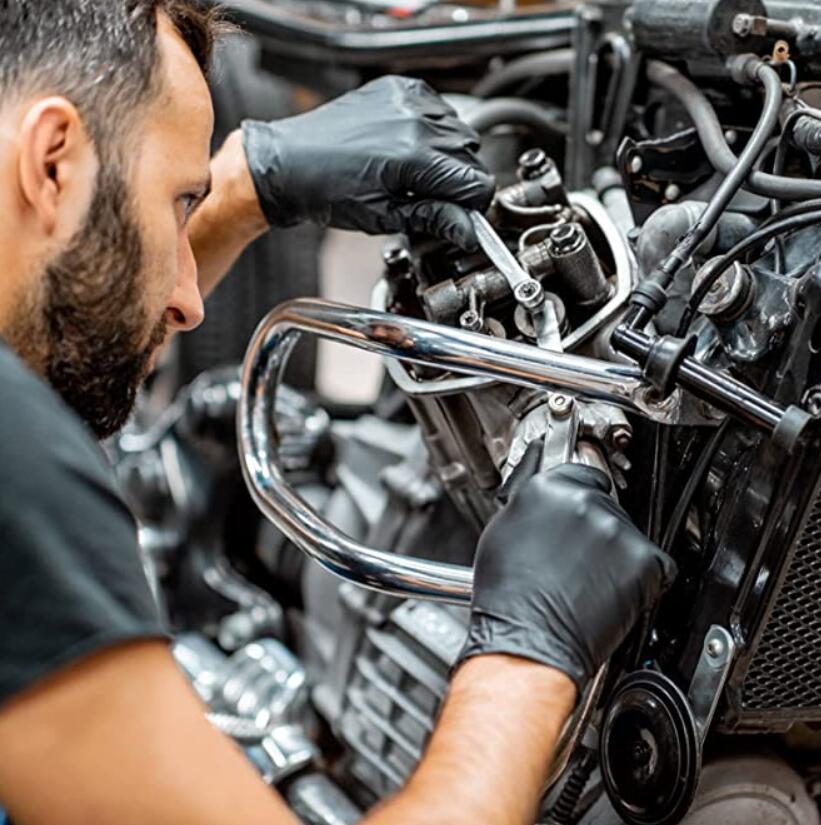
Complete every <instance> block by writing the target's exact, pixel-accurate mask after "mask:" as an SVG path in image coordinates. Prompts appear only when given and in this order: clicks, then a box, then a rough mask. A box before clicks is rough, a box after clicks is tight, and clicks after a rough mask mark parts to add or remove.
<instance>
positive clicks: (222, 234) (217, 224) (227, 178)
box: [189, 131, 268, 297]
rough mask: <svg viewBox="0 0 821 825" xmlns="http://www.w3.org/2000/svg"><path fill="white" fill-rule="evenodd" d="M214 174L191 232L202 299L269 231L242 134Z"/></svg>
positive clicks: (219, 157)
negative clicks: (243, 254)
mask: <svg viewBox="0 0 821 825" xmlns="http://www.w3.org/2000/svg"><path fill="white" fill-rule="evenodd" d="M211 174H212V177H213V181H212V191H211V194H210V195H209V196H208V198H207V199H206V201H205V202H204V203H203V205H202V206H201V207H200V209H198V210H197V212H196V213H195V214H194V216H193V218H192V219H191V226H190V229H189V235H190V237H191V246H192V247H193V249H194V256H195V257H196V259H197V265H198V267H199V286H200V292H202V294H203V297H207V296H208V295H209V294H210V293H211V292H212V291H213V290H214V288H215V287H216V286H217V284H219V282H220V281H221V280H222V279H223V278H224V277H225V275H226V273H227V272H228V270H229V269H230V268H231V267H232V266H233V264H234V263H235V261H236V260H237V258H239V256H240V255H241V254H242V252H243V251H244V250H245V248H246V247H247V246H248V245H249V244H250V243H252V242H253V241H255V240H256V239H257V238H259V237H260V236H261V235H263V234H264V233H265V232H266V231H267V230H268V222H267V221H266V220H265V216H264V215H263V213H262V210H261V209H260V206H259V200H258V198H257V194H256V190H255V188H254V182H253V180H252V179H251V174H250V172H249V171H248V165H247V163H246V161H245V152H244V150H243V147H242V134H241V133H240V132H239V131H236V132H233V133H232V134H231V135H230V136H229V137H228V139H227V140H226V141H225V143H224V144H223V147H222V148H221V149H220V151H219V152H218V153H217V154H216V155H215V156H214V159H213V160H212V161H211Z"/></svg>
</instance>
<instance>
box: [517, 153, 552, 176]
mask: <svg viewBox="0 0 821 825" xmlns="http://www.w3.org/2000/svg"><path fill="white" fill-rule="evenodd" d="M551 163H552V161H551V160H550V158H549V157H548V156H547V155H546V154H545V152H544V150H543V149H528V150H527V151H526V152H524V153H523V154H522V156H521V157H520V158H519V170H520V172H521V177H522V179H523V180H534V179H535V178H538V177H540V176H541V175H543V174H544V173H545V172H546V171H547V169H548V168H549V167H550V164H551Z"/></svg>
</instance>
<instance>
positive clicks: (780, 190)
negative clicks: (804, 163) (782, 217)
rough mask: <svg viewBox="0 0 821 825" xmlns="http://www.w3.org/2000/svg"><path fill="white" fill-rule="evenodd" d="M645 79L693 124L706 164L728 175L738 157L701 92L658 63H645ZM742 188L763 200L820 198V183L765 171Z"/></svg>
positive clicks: (670, 69)
mask: <svg viewBox="0 0 821 825" xmlns="http://www.w3.org/2000/svg"><path fill="white" fill-rule="evenodd" d="M762 65H763V64H762ZM647 77H648V79H649V80H650V81H651V82H652V83H653V84H655V85H656V86H660V87H661V88H662V89H664V90H665V91H667V92H669V93H670V94H672V95H674V96H675V97H676V98H677V99H678V100H679V101H680V102H681V104H682V105H683V106H684V108H685V109H686V110H687V113H688V114H689V115H690V119H691V120H692V121H693V123H694V124H695V127H696V130H697V131H698V136H699V138H700V139H701V143H702V146H703V147H704V151H705V153H706V154H707V157H708V159H709V161H710V163H711V164H712V165H713V166H714V167H715V168H716V169H717V170H718V171H719V172H723V173H724V174H725V175H727V174H730V173H731V172H732V170H733V168H734V167H735V166H736V164H737V163H738V158H737V157H736V156H735V155H734V154H733V151H732V149H730V147H729V146H728V145H727V140H726V138H725V137H724V130H723V128H722V126H721V122H720V121H719V119H718V115H716V113H715V109H713V107H712V105H711V104H710V102H709V101H708V100H707V98H706V97H705V96H704V94H703V93H702V92H701V90H700V89H699V88H698V87H697V86H696V85H695V84H694V83H693V82H692V81H690V80H688V79H687V78H686V77H685V76H684V75H683V74H681V72H679V71H678V70H676V69H674V68H673V67H672V66H668V65H667V64H666V63H662V62H661V61H659V60H651V61H649V62H648V64H647ZM746 188H747V189H749V190H750V191H751V192H755V193H756V194H758V195H763V196H764V197H766V198H778V199H779V200H785V201H795V200H806V199H807V198H818V197H821V181H818V180H809V179H805V178H787V177H782V176H778V175H768V174H767V173H765V172H756V171H753V172H751V173H750V174H749V176H748V177H747V181H746Z"/></svg>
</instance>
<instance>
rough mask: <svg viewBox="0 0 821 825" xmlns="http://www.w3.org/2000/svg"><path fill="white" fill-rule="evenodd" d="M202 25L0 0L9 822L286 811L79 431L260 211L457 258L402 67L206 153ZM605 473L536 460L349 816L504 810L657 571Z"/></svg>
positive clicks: (435, 129)
mask: <svg viewBox="0 0 821 825" xmlns="http://www.w3.org/2000/svg"><path fill="white" fill-rule="evenodd" d="M217 29H218V23H217V22H216V18H215V16H214V14H213V13H212V12H210V11H208V10H207V7H203V6H200V5H199V4H198V3H196V2H194V0H0V216H2V221H0V334H2V337H3V339H4V341H5V344H2V345H0V386H2V397H0V805H2V807H3V808H5V809H6V810H7V811H8V812H9V815H10V816H11V818H12V820H13V821H14V822H15V823H16V825H108V823H111V825H115V823H116V825H138V823H139V825H146V823H150V825H166V824H167V825H171V823H174V825H179V823H185V825H211V823H214V825H216V823H220V825H224V823H226V822H235V823H242V825H257V823H258V824H259V825H263V823H264V825H276V824H277V823H280V825H287V824H288V823H294V822H295V821H296V820H295V818H294V816H293V815H292V814H291V813H290V812H289V810H288V809H287V806H286V805H285V803H284V802H283V801H282V800H281V799H280V798H279V797H278V796H277V795H276V794H275V793H274V792H272V791H271V789H269V788H268V787H266V786H265V785H264V784H263V783H262V782H261V781H260V779H259V778H258V776H257V774H256V773H255V771H254V769H253V768H252V767H251V765H250V764H249V763H248V762H247V761H246V760H245V758H244V756H243V755H242V753H241V752H240V751H239V750H237V749H236V748H235V747H234V745H233V744H232V743H231V742H230V741H229V740H227V739H225V738H224V737H223V736H221V735H220V734H219V733H218V732H217V731H216V730H215V729H213V728H212V727H211V726H210V724H209V723H208V721H207V720H206V718H205V715H204V712H203V708H202V706H201V705H200V704H199V702H198V700H197V698H196V697H195V695H194V693H193V691H192V690H191V688H190V687H189V685H188V684H187V683H186V682H185V680H184V678H183V676H182V675H181V674H180V673H179V671H178V669H177V667H176V666H175V663H174V660H173V658H172V656H171V654H170V652H169V649H168V639H167V635H166V630H165V628H164V627H163V626H162V624H161V622H160V619H159V618H158V616H157V612H156V609H155V606H154V603H153V601H152V598H151V595H150V591H149V588H148V585H147V582H146V580H145V578H144V575H143V573H142V569H141V566H140V562H139V557H138V549H137V542H136V531H135V526H134V523H133V520H132V518H131V516H130V515H129V513H128V511H127V509H126V507H125V505H124V504H123V502H122V500H121V498H120V496H119V494H118V492H117V490H116V488H115V484H114V482H113V480H112V474H111V472H110V469H109V467H108V466H107V465H106V462H105V459H104V457H103V454H102V452H101V451H100V449H99V447H98V445H97V444H96V442H95V438H94V436H96V437H97V438H102V437H105V436H108V435H110V434H112V433H113V432H115V431H116V430H117V429H118V428H119V427H120V426H121V425H122V423H123V422H124V421H125V420H126V418H127V416H128V414H129V411H130V409H131V406H132V404H133V402H134V398H135V394H136V392H137V389H138V386H139V384H140V381H141V380H142V379H143V378H144V377H145V376H146V375H147V373H148V371H149V370H150V368H151V364H152V360H153V358H154V356H155V353H156V351H157V348H158V347H159V346H160V344H161V343H162V342H163V341H164V339H165V338H166V336H167V334H168V333H169V332H173V331H178V332H184V331H186V330H189V329H192V328H193V327H195V326H196V325H197V324H199V323H200V321H201V320H202V317H203V304H202V297H201V295H202V294H204V293H207V292H208V291H209V290H210V289H212V288H213V287H214V285H215V284H216V283H217V282H218V281H219V279H220V278H221V277H222V276H223V274H224V273H225V272H226V271H227V270H228V269H229V267H230V265H231V263H232V261H233V260H234V259H235V258H236V257H237V256H238V255H239V254H240V252H241V251H242V250H243V249H244V248H245V246H246V245H247V244H248V243H249V242H250V241H251V240H253V239H254V238H256V237H257V236H258V235H260V234H261V233H263V232H265V231H266V230H267V228H268V227H269V226H270V225H272V224H275V225H278V226H288V225H292V224H294V223H297V222H299V221H304V220H315V221H319V222H321V223H324V224H330V225H333V226H338V227H342V228H347V229H357V230H361V231H365V232H375V233H385V232H397V231H412V232H417V233H418V232H422V233H429V234H432V235H436V236H438V237H440V238H444V239H447V240H449V241H451V242H452V243H454V244H457V245H459V246H462V247H464V248H471V247H472V246H474V245H475V238H474V236H473V233H472V229H471V224H470V221H469V218H468V214H467V211H466V210H467V209H471V208H479V209H481V208H484V207H486V206H487V205H488V203H489V201H490V199H491V197H492V195H493V180H492V179H491V177H490V176H489V175H488V174H487V172H486V171H485V170H484V169H483V167H482V165H481V163H480V162H479V160H478V157H477V154H476V152H477V149H478V142H477V138H476V135H475V134H474V133H473V132H472V131H471V130H469V129H468V128H467V127H466V126H464V125H463V124H462V123H460V122H459V121H458V119H457V118H456V116H455V114H454V112H453V111H452V110H451V109H450V108H449V107H448V106H447V104H446V103H444V102H443V101H442V100H441V99H440V98H439V97H437V96H436V95H435V94H434V93H433V92H432V91H431V90H430V89H429V88H428V87H426V86H425V85H424V84H422V83H419V82H417V81H412V80H406V79H402V78H383V79H381V80H378V81H375V82H374V83H371V84H369V85H367V86H365V87H364V88H362V89H361V90H359V91H357V92H354V93H352V94H350V95H347V96H345V97H342V98H340V99H338V100H336V101H332V102H331V103H329V104H327V105H326V106H323V107H321V108H319V109H318V110H316V111H315V112H311V113H308V114H305V115H300V116H298V117H295V118H290V119H288V120H285V121H281V122H278V123H270V124H267V123H246V124H244V126H243V128H242V130H241V131H238V132H237V133H235V134H234V135H232V136H231V137H230V138H229V139H228V141H227V143H226V145H225V146H224V148H223V149H222V151H221V152H220V153H219V154H218V155H217V157H216V158H214V160H213V162H212V161H211V160H210V158H209V143H210V138H211V131H212V128H213V112H212V108H211V101H210V97H209V93H208V87H207V84H206V73H207V69H208V63H209V60H210V53H211V48H212V45H213V42H214V37H215V36H216V34H217ZM209 193H210V194H209ZM271 277H276V273H272V275H271ZM608 490H609V482H608V480H607V479H606V478H605V477H604V476H603V475H602V474H600V473H597V472H596V471H593V470H590V469H588V468H580V467H575V468H573V467H562V468H559V469H558V470H555V471H553V472H552V473H551V474H549V475H547V476H538V477H533V478H532V479H530V480H527V481H525V482H524V483H523V484H522V486H521V489H520V490H519V492H518V493H517V494H516V495H515V496H514V497H513V499H512V503H511V504H510V505H509V507H508V508H507V509H506V510H505V511H504V512H503V513H502V514H501V515H500V516H499V517H498V518H497V519H495V520H494V521H493V522H492V523H491V525H490V526H489V528H488V530H487V531H486V532H485V534H484V536H483V537H482V539H481V542H480V545H479V550H478V554H477V563H476V587H475V597H474V604H473V606H472V619H471V625H470V634H469V637H468V640H467V643H466V645H465V648H464V651H463V653H462V664H461V665H460V667H459V668H458V669H457V670H456V673H455V675H454V677H453V682H452V687H451V694H450V697H449V699H448V700H447V702H446V705H445V708H444V711H443V713H442V717H441V720H440V723H439V725H438V728H437V731H436V733H435V734H434V736H433V737H432V740H431V743H430V746H429V748H428V752H427V754H426V756H425V759H424V760H423V762H422V765H421V766H420V768H419V770H418V771H417V772H416V774H415V775H414V777H413V779H412V780H411V781H410V783H409V785H408V787H407V788H406V789H405V790H404V791H403V792H402V793H400V794H399V795H397V797H396V798H394V799H392V800H390V801H388V802H387V803H386V804H384V805H383V806H382V807H380V808H379V809H378V810H377V811H375V812H373V813H371V815H370V816H369V817H368V819H367V820H366V821H367V822H368V823H371V824H372V825H387V823H390V824H391V825H398V824H399V823H422V822H424V823H426V825H430V823H436V822H442V823H445V822H447V823H448V824H449V825H458V823H471V824H472V825H473V824H474V823H478V822H481V823H483V824H484V825H501V824H502V823H505V825H515V824H516V823H531V822H533V818H534V815H535V810H536V806H537V803H538V800H539V796H540V794H541V791H542V784H543V780H544V776H545V774H546V771H547V769H548V765H549V763H550V759H551V756H552V752H553V749H554V747H555V743H556V740H557V737H558V735H559V732H560V730H561V728H562V725H563V724H564V722H565V720H566V719H567V717H568V715H569V714H570V713H571V712H572V709H573V707H574V704H575V702H576V697H577V695H578V692H579V690H580V689H582V688H583V687H584V685H585V682H586V681H587V680H588V679H589V678H590V676H591V674H592V673H593V672H594V671H595V670H596V669H597V668H598V666H599V665H600V664H601V663H602V662H603V661H604V660H605V659H606V658H607V657H608V656H609V655H610V654H611V653H612V652H613V650H614V649H615V648H616V647H617V646H618V645H619V644H620V642H621V641H622V640H623V639H624V637H625V635H626V633H627V632H628V631H629V629H630V628H631V626H632V625H633V624H634V622H635V620H636V618H637V617H638V616H639V614H640V613H641V612H642V611H643V610H645V609H646V608H648V607H649V606H650V605H651V604H652V602H653V601H654V600H655V598H656V597H657V596H658V594H659V593H660V592H661V591H662V589H663V588H664V586H665V585H666V584H667V583H668V582H669V581H670V578H671V577H672V574H673V568H672V563H671V562H670V561H669V560H668V559H666V557H664V556H663V554H662V553H661V551H660V550H658V548H656V547H654V546H653V545H652V544H650V543H649V542H648V541H647V540H646V539H645V538H644V537H643V536H642V535H641V534H640V533H638V531H636V529H635V528H634V527H633V526H632V525H631V524H630V523H629V520H628V519H627V517H626V515H625V514H624V513H623V512H622V511H621V510H620V509H619V508H618V506H617V505H615V504H614V503H613V501H612V499H611V498H610V496H609V495H608ZM603 551H606V552H603ZM500 707H504V714H503V715H502V714H500V712H499V708H500Z"/></svg>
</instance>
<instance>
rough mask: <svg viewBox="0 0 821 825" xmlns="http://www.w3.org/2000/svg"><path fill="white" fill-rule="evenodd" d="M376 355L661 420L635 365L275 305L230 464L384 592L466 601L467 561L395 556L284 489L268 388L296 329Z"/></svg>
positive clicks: (258, 498)
mask: <svg viewBox="0 0 821 825" xmlns="http://www.w3.org/2000/svg"><path fill="white" fill-rule="evenodd" d="M303 332H304V333H310V334H313V335H317V336H319V337H322V338H326V339H329V340H331V341H337V342H339V343H343V344H349V345H352V346H355V347H358V348H360V349H365V350H368V351H371V352H375V353H377V354H380V355H383V356H387V357H392V358H398V359H402V360H406V361H411V362H413V363H419V364H426V365H429V366H435V367H438V368H440V369H447V370H451V371H453V372H461V373H464V374H467V375H481V376H489V377H491V378H493V379H495V380H497V381H506V382H510V383H515V384H523V385H525V386H529V387H535V388H539V389H544V390H555V389H560V390H562V391H563V392H565V393H568V394H572V395H578V396H580V397H582V398H588V399H594V400H600V401H606V402H608V403H611V404H615V405H618V406H620V407H622V408H624V409H626V410H629V411H632V412H636V413H640V414H642V415H651V416H654V417H655V418H656V420H661V421H665V422H666V423H671V421H672V420H673V419H672V418H671V417H670V413H669V411H668V412H667V413H663V412H661V411H655V410H652V409H650V408H645V405H644V404H643V403H642V397H643V393H644V390H645V389H646V387H647V385H646V383H645V382H644V380H643V379H642V378H641V373H640V370H639V368H638V367H635V366H632V365H624V364H616V363H611V362H607V361H598V360H595V359H591V358H581V357H578V356H573V355H566V354H564V353H556V352H550V351H547V350H542V349H539V348H537V347H533V346H530V345H527V344H518V343H514V342H511V341H505V340H501V339H498V338H492V337H490V336H488V335H480V334H477V333H470V332H464V331H463V330H459V329H454V328H451V327H444V326H439V325H437V324H430V323H427V322H425V321H418V320H416V319H412V318H403V317H401V316H396V315H389V314H387V313H383V312H376V311H372V310H367V309H362V308H359V307H349V306H344V305H341V304H334V303H329V302H326V301H320V300H315V299H301V300H296V301H291V302H289V303H286V304H283V305H282V306H280V307H278V308H277V309H275V310H274V311H273V312H272V313H270V314H269V315H268V316H267V318H265V319H264V320H263V321H262V323H261V324H260V326H259V328H258V329H257V331H256V333H255V335H254V337H253V339H252V341H251V344H250V347H249V349H248V354H247V356H246V360H245V364H244V367H243V375H242V394H241V397H240V404H239V414H238V435H239V443H240V463H241V465H242V470H243V475H244V477H245V480H246V482H247V484H248V486H249V489H250V491H251V495H252V496H253V499H254V501H255V502H256V504H257V506H258V507H259V508H260V510H261V511H262V512H263V514H264V515H265V516H266V517H267V518H268V519H269V520H270V521H271V522H273V523H274V524H275V525H276V526H277V527H278V528H279V529H280V530H281V531H282V532H283V533H284V534H285V535H286V536H287V537H288V538H289V539H290V540H291V541H292V542H293V543H294V544H296V545H297V546H298V547H299V548H300V549H301V550H303V551H304V552H305V553H307V554H308V555H309V556H311V558H313V559H315V560H316V561H317V562H319V563H320V564H321V565H322V566H324V567H325V568H326V569H328V570H330V571H331V572H332V573H335V574H337V575H339V576H341V577H342V578H345V579H348V580H349V581H352V582H355V583H356V584H359V585H363V586H365V587H370V588H372V589H375V590H379V591H381V592H386V593H392V594H394V595H400V596H407V597H411V598H413V597H415V598H427V599H434V600H439V601H446V602H452V603H457V604H458V603H465V602H468V601H469V600H470V597H471V592H472V583H473V571H472V570H471V569H470V568H469V567H463V566H459V565H452V564H443V563H441V562H434V561H427V560H422V559H419V558H410V557H406V556H398V555H396V554H393V553H388V552H383V551H380V550H377V549H375V548H372V547H367V546H365V545H363V544H360V543H359V542H356V541H353V540H352V539H351V538H349V537H348V536H346V535H344V534H343V533H341V532H340V531H339V530H337V529H336V528H335V527H334V526H333V525H331V524H329V523H328V522H327V521H325V520H324V519H323V518H322V517H321V516H319V515H318V514H317V513H316V512H315V511H313V510H312V509H311V508H310V507H309V506H308V505H307V504H306V503H305V502H304V501H302V499H301V498H300V497H299V496H298V495H297V494H296V493H295V492H294V491H293V490H292V489H291V488H290V487H289V485H288V483H287V481H286V479H285V477H284V474H283V471H282V468H281V466H280V461H279V436H278V433H277V430H276V422H275V420H274V405H275V395H276V388H277V385H278V383H279V381H280V378H281V375H282V370H283V368H284V366H285V364H286V363H287V361H288V357H289V355H290V353H291V350H292V349H293V346H294V344H295V343H296V341H297V338H298V337H299V334H300V333H303Z"/></svg>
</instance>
